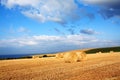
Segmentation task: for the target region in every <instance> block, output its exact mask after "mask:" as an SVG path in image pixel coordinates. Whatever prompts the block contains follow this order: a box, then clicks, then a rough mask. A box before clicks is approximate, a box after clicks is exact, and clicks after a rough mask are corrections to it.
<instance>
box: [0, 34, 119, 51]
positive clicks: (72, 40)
mask: <svg viewBox="0 0 120 80" xmlns="http://www.w3.org/2000/svg"><path fill="white" fill-rule="evenodd" d="M119 45H120V42H119V41H112V40H103V39H97V38H95V37H92V36H91V37H89V36H86V35H68V36H48V35H40V36H36V35H35V36H31V37H30V36H26V37H19V38H9V39H1V40H0V49H4V50H6V49H7V50H8V48H9V49H10V50H11V49H12V50H13V51H15V50H16V49H17V50H19V51H22V53H24V52H27V53H28V52H29V53H31V52H33V53H35V52H36V53H44V52H56V51H66V50H73V49H81V48H93V47H106V46H119ZM8 51H9V50H8ZM13 53H14V52H13ZM17 53H18V51H17Z"/></svg>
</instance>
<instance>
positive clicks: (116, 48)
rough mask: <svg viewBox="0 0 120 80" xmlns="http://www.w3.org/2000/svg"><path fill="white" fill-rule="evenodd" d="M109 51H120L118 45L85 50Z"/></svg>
mask: <svg viewBox="0 0 120 80" xmlns="http://www.w3.org/2000/svg"><path fill="white" fill-rule="evenodd" d="M110 51H114V52H120V46H119V47H106V48H95V49H90V50H87V51H85V52H86V53H87V54H91V53H96V52H102V53H105V52H110Z"/></svg>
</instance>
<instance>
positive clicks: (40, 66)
mask: <svg viewBox="0 0 120 80" xmlns="http://www.w3.org/2000/svg"><path fill="white" fill-rule="evenodd" d="M0 80H120V53H113V54H109V53H108V54H107V53H106V54H103V53H102V54H88V55H87V60H86V61H82V62H74V63H65V62H64V59H62V58H60V59H57V58H55V57H50V58H38V59H16V60H1V61H0Z"/></svg>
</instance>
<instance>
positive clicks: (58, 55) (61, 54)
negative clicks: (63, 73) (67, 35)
mask: <svg viewBox="0 0 120 80" xmlns="http://www.w3.org/2000/svg"><path fill="white" fill-rule="evenodd" d="M63 55H64V53H58V54H56V58H63Z"/></svg>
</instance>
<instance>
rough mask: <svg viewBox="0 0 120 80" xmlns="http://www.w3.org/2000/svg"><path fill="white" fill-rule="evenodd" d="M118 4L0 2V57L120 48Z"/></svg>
mask: <svg viewBox="0 0 120 80" xmlns="http://www.w3.org/2000/svg"><path fill="white" fill-rule="evenodd" d="M119 3H120V1H119V0H106V1H104V0H64V1H63V0H46V1H44V0H1V2H0V55H2V54H27V53H51V52H57V51H67V50H73V49H83V48H94V47H111V46H120V33H119V31H120V6H119Z"/></svg>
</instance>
